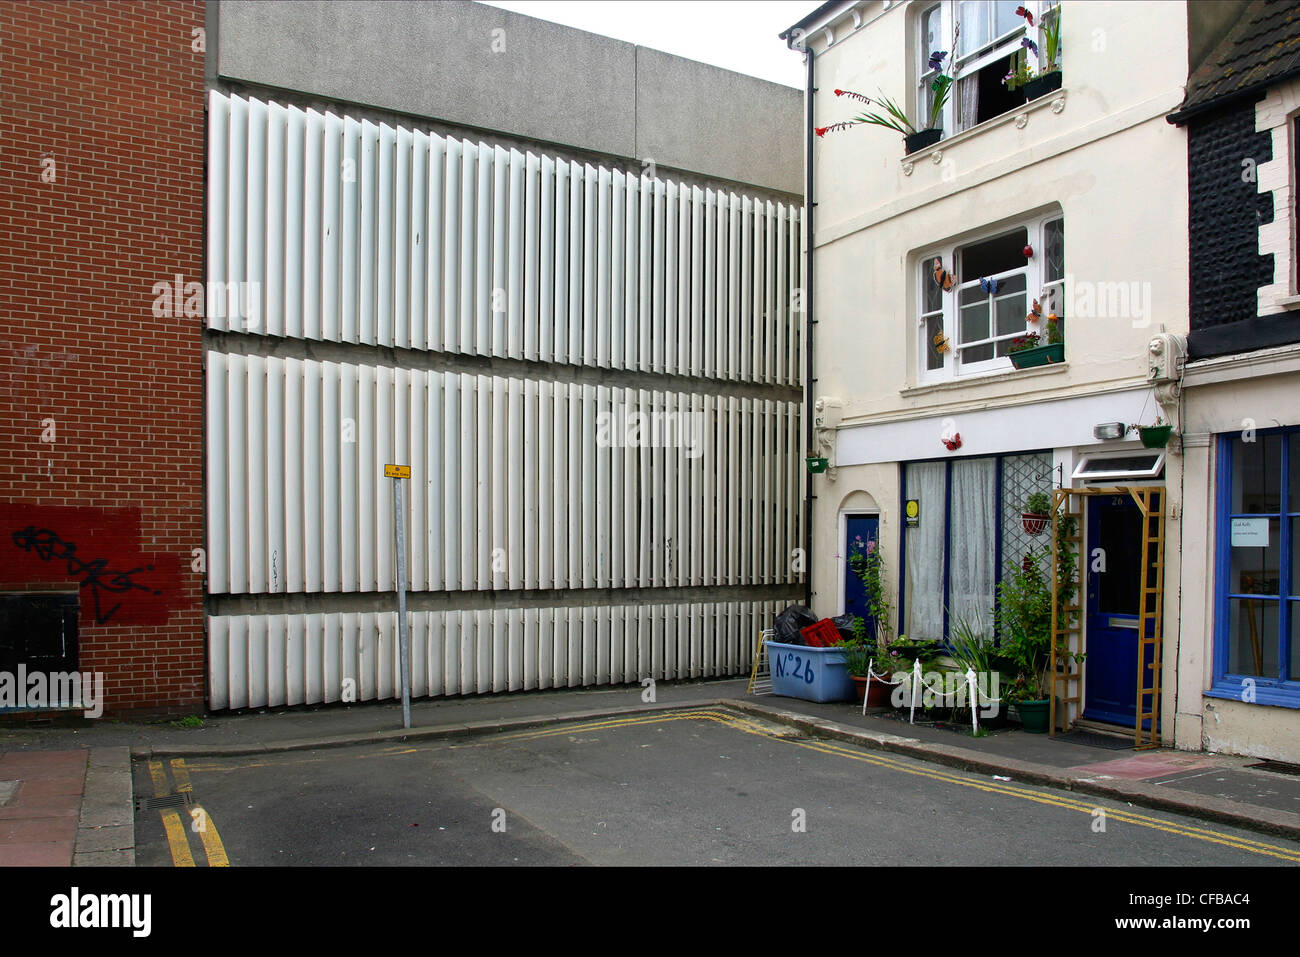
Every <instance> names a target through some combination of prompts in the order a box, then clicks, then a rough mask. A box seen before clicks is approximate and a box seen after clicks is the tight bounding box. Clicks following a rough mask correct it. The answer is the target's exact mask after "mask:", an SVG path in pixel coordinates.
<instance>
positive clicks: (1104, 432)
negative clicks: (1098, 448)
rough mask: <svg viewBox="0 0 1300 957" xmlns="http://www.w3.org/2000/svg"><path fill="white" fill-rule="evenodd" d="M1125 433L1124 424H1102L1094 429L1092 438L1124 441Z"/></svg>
mask: <svg viewBox="0 0 1300 957" xmlns="http://www.w3.org/2000/svg"><path fill="white" fill-rule="evenodd" d="M1125 431H1126V430H1125V428H1124V423H1123V422H1102V423H1100V424H1099V425H1094V426H1093V427H1092V437H1093V438H1095V439H1122V438H1124V434H1125Z"/></svg>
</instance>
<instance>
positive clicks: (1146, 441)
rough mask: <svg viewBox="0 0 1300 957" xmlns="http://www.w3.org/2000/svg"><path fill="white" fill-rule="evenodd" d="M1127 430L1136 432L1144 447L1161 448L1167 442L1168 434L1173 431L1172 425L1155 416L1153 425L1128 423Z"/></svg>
mask: <svg viewBox="0 0 1300 957" xmlns="http://www.w3.org/2000/svg"><path fill="white" fill-rule="evenodd" d="M1129 431H1130V432H1136V433H1137V434H1138V438H1140V439H1141V440H1142V446H1143V447H1144V448H1148V449H1163V448H1164V447H1165V446H1166V445H1168V444H1169V436H1170V435H1171V434H1172V433H1173V431H1174V427H1173V426H1172V425H1167V424H1166V423H1165V421H1164V419H1161V418H1160V417H1159V416H1157V417H1156V424H1155V425H1130V426H1129Z"/></svg>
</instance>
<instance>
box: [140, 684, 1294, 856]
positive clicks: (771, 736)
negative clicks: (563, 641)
mask: <svg viewBox="0 0 1300 957" xmlns="http://www.w3.org/2000/svg"><path fill="white" fill-rule="evenodd" d="M135 789H136V794H137V795H146V796H147V795H150V794H155V793H156V794H160V795H168V794H175V793H185V794H188V796H189V799H190V805H189V806H188V807H186V806H182V807H179V808H170V809H167V808H164V809H161V810H159V809H148V810H138V811H137V813H136V842H137V851H136V857H137V863H138V864H140V865H160V866H172V865H174V864H182V865H188V864H189V863H190V862H191V861H192V862H193V863H194V864H195V865H196V866H204V865H208V864H218V865H219V864H223V863H225V862H227V861H228V862H229V864H231V865H233V866H241V865H278V864H283V865H338V864H344V865H347V864H354V865H398V864H417V865H474V864H487V865H539V864H546V865H584V864H595V865H610V864H614V865H692V864H695V865H709V864H730V865H766V864H782V865H788V864H848V865H888V864H904V865H907V864H930V865H972V864H982V865H1007V864H1032V865H1066V866H1090V865H1137V866H1151V865H1155V866H1159V865H1165V866H1168V865H1181V866H1186V865H1234V866H1236V865H1253V864H1255V865H1270V864H1271V865H1286V864H1297V863H1300V843H1296V842H1290V841H1287V840H1285V839H1282V838H1269V837H1263V836H1260V835H1256V834H1252V833H1250V832H1246V831H1240V830H1234V829H1231V828H1226V827H1220V826H1218V825H1212V824H1208V823H1205V822H1201V821H1197V820H1193V819H1190V818H1180V817H1178V816H1175V815H1171V814H1163V813H1160V812H1154V811H1146V810H1144V809H1141V808H1135V807H1131V806H1129V805H1126V804H1120V803H1116V802H1109V801H1100V800H1098V799H1096V798H1092V797H1088V796H1086V795H1078V794H1069V793H1065V792H1057V791H1050V790H1047V789H1042V788H1034V787H1030V786H1027V785H1020V784H1015V783H1013V782H1003V781H998V780H995V779H993V778H990V777H987V776H979V775H973V774H966V773H963V772H957V771H952V770H949V769H947V768H943V767H939V766H937V765H933V764H927V763H926V762H922V761H916V760H913V759H910V758H905V757H901V756H897V755H890V754H882V753H881V752H877V751H870V750H865V749H862V748H857V747H854V746H851V745H845V744H840V743H838V742H831V741H824V740H821V739H816V738H807V737H802V736H800V735H799V734H798V733H797V732H796V731H794V730H793V729H791V728H787V727H783V726H778V725H773V724H767V723H765V722H760V721H756V720H754V719H752V718H749V717H742V716H739V715H735V714H731V713H728V712H725V711H721V710H718V709H696V710H693V711H689V712H671V713H656V714H653V715H645V714H641V715H637V714H632V715H627V716H625V717H619V718H613V719H608V720H602V721H593V722H587V723H584V724H562V725H552V726H549V727H544V728H539V729H533V730H529V731H524V732H518V733H513V734H505V735H498V736H491V737H478V738H463V739H460V740H459V741H458V742H449V741H440V742H436V743H429V744H421V745H418V746H408V745H398V746H385V747H380V746H358V747H352V748H339V749H328V750H320V751H300V752H292V753H287V754H281V755H272V756H249V757H238V758H191V759H166V760H162V761H155V762H137V764H136V768H135ZM1103 812H1104V813H1103ZM165 824H170V828H168V827H166V826H165Z"/></svg>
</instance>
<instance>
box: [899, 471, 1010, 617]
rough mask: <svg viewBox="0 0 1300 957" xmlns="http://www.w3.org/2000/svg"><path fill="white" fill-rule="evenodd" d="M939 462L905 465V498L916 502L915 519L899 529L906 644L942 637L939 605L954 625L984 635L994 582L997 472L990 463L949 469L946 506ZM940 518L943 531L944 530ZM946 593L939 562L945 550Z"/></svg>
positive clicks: (944, 475) (942, 566) (941, 562)
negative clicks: (961, 623)
mask: <svg viewBox="0 0 1300 957" xmlns="http://www.w3.org/2000/svg"><path fill="white" fill-rule="evenodd" d="M946 472H947V463H944V462H925V463H917V464H912V465H908V466H907V497H908V498H909V499H916V500H918V502H919V503H920V507H921V513H920V521H919V523H918V525H917V526H916V527H915V528H909V529H907V532H906V535H907V542H906V556H907V580H906V588H907V615H906V617H907V621H906V628H905V631H904V633H905V634H906V635H907V636H908V637H909V638H943V637H944V629H943V617H944V605H945V604H947V606H948V609H949V611H950V613H951V615H952V617H953V618H954V619H956V618H964V619H965V620H966V621H968V622H969V623H970V624H971V625H972V626H973V627H974V628H976V629H977V630H978V631H981V632H984V633H988V632H991V631H992V627H993V623H992V615H993V598H994V585H995V582H996V580H997V568H996V563H995V554H996V549H997V521H996V519H997V466H996V462H995V461H994V460H993V459H967V460H962V461H957V462H953V463H952V501H951V503H948V502H947V501H946V490H945V485H946V482H947V480H946ZM945 512H946V513H947V528H946V529H945ZM949 548H950V549H951V556H950V557H949V559H948V593H947V594H946V595H945V594H944V583H943V568H944V556H945V552H946V551H947V550H948V549H949Z"/></svg>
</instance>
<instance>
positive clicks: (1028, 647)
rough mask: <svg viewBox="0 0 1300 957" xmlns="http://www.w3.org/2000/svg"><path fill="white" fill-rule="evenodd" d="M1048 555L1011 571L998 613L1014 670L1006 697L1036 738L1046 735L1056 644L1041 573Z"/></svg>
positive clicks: (1041, 553) (1037, 554)
mask: <svg viewBox="0 0 1300 957" xmlns="http://www.w3.org/2000/svg"><path fill="white" fill-rule="evenodd" d="M1050 554H1051V550H1050V548H1046V547H1045V548H1043V549H1039V550H1037V551H1030V552H1029V553H1028V554H1027V555H1026V559H1025V561H1024V562H1023V563H1021V565H1019V566H1014V565H1011V566H1008V570H1009V572H1010V574H1009V575H1008V576H1007V577H1006V578H1005V579H1003V581H1002V582H1001V583H1000V584H999V585H998V590H997V606H996V610H995V612H994V618H995V621H996V623H997V624H996V627H997V630H998V631H999V632H1000V633H1001V635H1002V650H1003V653H1004V654H1006V655H1007V657H1008V658H1009V659H1010V660H1011V662H1012V666H1013V668H1014V670H1015V674H1014V676H1013V678H1012V682H1011V686H1010V687H1008V688H1006V689H1004V690H1003V692H1002V698H1003V700H1005V701H1008V702H1011V703H1013V704H1015V706H1016V711H1017V712H1018V713H1019V714H1020V723H1021V726H1022V727H1023V728H1024V730H1026V731H1029V732H1032V733H1034V734H1043V733H1046V731H1047V724H1048V714H1049V703H1050V702H1049V700H1048V698H1047V696H1046V695H1045V694H1044V691H1043V689H1044V687H1045V685H1046V681H1047V668H1048V664H1049V661H1050V658H1051V644H1050V642H1051V640H1052V591H1051V586H1050V585H1049V583H1048V581H1047V576H1046V573H1045V572H1044V571H1043V568H1044V566H1045V565H1046V564H1047V556H1049V555H1050Z"/></svg>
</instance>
